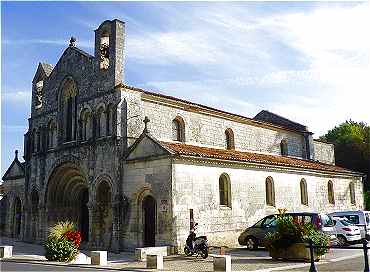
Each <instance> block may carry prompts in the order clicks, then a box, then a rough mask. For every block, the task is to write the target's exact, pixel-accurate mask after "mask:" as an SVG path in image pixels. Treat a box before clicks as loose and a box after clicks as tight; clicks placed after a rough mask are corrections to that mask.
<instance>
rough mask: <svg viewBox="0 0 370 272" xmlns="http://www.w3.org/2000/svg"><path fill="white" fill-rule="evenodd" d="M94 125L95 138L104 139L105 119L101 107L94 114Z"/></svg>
mask: <svg viewBox="0 0 370 272" xmlns="http://www.w3.org/2000/svg"><path fill="white" fill-rule="evenodd" d="M96 125H97V131H96V136H97V137H98V138H99V137H104V136H105V133H106V118H105V112H104V108H103V107H100V108H99V109H98V111H97V113H96Z"/></svg>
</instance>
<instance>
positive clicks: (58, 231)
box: [49, 221, 76, 239]
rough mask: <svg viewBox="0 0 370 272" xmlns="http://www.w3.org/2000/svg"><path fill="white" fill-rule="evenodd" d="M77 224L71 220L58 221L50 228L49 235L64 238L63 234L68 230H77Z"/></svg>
mask: <svg viewBox="0 0 370 272" xmlns="http://www.w3.org/2000/svg"><path fill="white" fill-rule="evenodd" d="M75 230H76V226H75V224H74V223H72V222H70V221H65V222H58V223H56V224H55V225H54V226H52V227H51V228H49V237H54V238H56V239H60V238H62V236H63V234H65V233H66V232H67V231H75Z"/></svg>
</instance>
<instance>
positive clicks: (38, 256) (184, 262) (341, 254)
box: [0, 237, 363, 272]
mask: <svg viewBox="0 0 370 272" xmlns="http://www.w3.org/2000/svg"><path fill="white" fill-rule="evenodd" d="M0 244H1V245H13V257H12V258H9V259H7V261H16V262H31V263H38V264H53V265H59V266H60V265H67V264H64V263H57V262H49V261H47V260H46V259H45V257H44V256H43V255H44V249H43V246H41V245H36V244H30V243H24V242H20V241H15V240H13V239H9V238H4V237H1V238H0ZM81 252H82V253H85V254H86V255H89V252H88V251H81ZM210 253H211V254H212V253H213V254H217V253H218V250H217V249H211V250H210ZM226 254H228V255H231V256H232V270H233V271H264V272H266V271H283V270H289V269H296V270H295V271H297V269H298V270H299V269H300V268H301V269H302V271H308V267H309V263H303V262H285V261H284V262H283V261H275V260H272V259H271V257H269V256H268V252H267V251H265V250H262V249H260V250H256V251H249V250H247V249H245V248H235V249H226ZM358 256H363V253H362V250H350V249H334V250H331V251H330V252H329V253H328V254H327V255H326V256H325V257H324V258H323V259H322V260H321V261H320V263H332V262H336V261H340V260H346V259H352V258H356V257H358ZM145 265H146V264H145V262H138V261H136V260H135V256H134V253H132V252H121V253H120V254H114V253H109V254H108V265H107V266H105V267H102V266H94V265H68V266H76V267H89V268H96V269H105V270H108V269H109V270H121V271H153V270H150V269H146V268H145ZM164 270H165V271H186V272H189V271H204V272H205V271H213V259H212V258H211V257H208V258H207V259H205V260H203V259H201V258H200V257H199V258H196V257H186V256H184V255H173V256H167V257H164Z"/></svg>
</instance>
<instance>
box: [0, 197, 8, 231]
mask: <svg viewBox="0 0 370 272" xmlns="http://www.w3.org/2000/svg"><path fill="white" fill-rule="evenodd" d="M7 214H8V197H7V196H6V195H5V196H4V197H3V198H2V199H0V235H7V225H8V224H7Z"/></svg>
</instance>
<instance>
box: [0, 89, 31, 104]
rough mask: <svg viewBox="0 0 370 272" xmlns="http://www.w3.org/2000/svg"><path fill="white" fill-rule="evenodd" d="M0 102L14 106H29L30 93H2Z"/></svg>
mask: <svg viewBox="0 0 370 272" xmlns="http://www.w3.org/2000/svg"><path fill="white" fill-rule="evenodd" d="M1 102H2V103H8V104H14V105H15V106H20V105H22V106H24V105H26V106H30V105H31V91H15V92H2V93H1Z"/></svg>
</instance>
